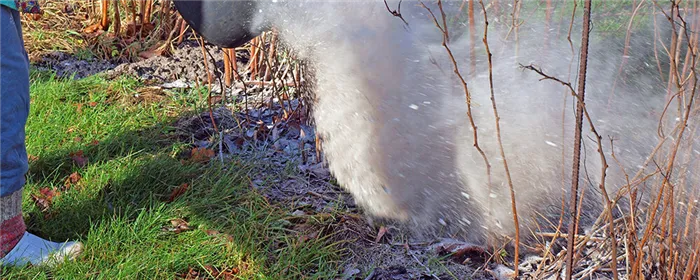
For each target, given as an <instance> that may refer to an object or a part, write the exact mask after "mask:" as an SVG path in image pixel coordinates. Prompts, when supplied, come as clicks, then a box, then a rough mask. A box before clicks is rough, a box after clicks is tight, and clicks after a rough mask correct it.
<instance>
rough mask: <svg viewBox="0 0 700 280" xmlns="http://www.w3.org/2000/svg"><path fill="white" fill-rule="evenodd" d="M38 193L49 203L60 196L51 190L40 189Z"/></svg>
mask: <svg viewBox="0 0 700 280" xmlns="http://www.w3.org/2000/svg"><path fill="white" fill-rule="evenodd" d="M39 193H40V194H41V195H42V196H43V198H45V199H46V200H48V201H49V202H52V201H53V198H54V197H55V196H57V195H59V194H60V192H57V191H55V190H54V189H52V188H41V189H39Z"/></svg>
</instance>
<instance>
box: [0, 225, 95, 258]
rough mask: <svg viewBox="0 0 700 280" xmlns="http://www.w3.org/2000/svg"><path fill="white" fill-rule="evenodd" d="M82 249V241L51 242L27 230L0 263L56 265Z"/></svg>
mask: <svg viewBox="0 0 700 280" xmlns="http://www.w3.org/2000/svg"><path fill="white" fill-rule="evenodd" d="M82 251H83V244H82V243H80V242H63V243H58V242H51V241H48V240H45V239H42V238H41V237H38V236H36V235H34V234H31V233H29V232H25V233H24V235H23V236H22V239H20V240H19V242H18V243H17V245H15V247H14V248H13V249H12V250H11V251H10V252H9V253H7V255H5V257H3V258H2V259H0V265H14V266H24V265H26V264H27V263H31V264H32V265H54V264H58V263H61V262H63V261H64V260H66V259H69V260H73V259H74V258H75V257H76V256H77V255H78V254H80V253H81V252H82Z"/></svg>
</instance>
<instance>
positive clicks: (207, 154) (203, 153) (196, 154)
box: [191, 148, 215, 163]
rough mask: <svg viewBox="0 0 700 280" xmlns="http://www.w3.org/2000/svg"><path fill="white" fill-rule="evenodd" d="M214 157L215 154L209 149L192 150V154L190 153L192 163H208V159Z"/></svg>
mask: <svg viewBox="0 0 700 280" xmlns="http://www.w3.org/2000/svg"><path fill="white" fill-rule="evenodd" d="M214 155H215V153H214V151H213V150H211V149H207V148H194V149H192V152H191V160H192V161H193V162H200V163H205V162H208V161H209V159H211V158H212V157H214Z"/></svg>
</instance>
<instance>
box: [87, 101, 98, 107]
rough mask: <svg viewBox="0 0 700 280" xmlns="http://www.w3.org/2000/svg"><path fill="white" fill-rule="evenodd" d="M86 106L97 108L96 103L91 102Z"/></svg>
mask: <svg viewBox="0 0 700 280" xmlns="http://www.w3.org/2000/svg"><path fill="white" fill-rule="evenodd" d="M88 105H90V107H95V106H97V102H95V101H91V102H90V103H88Z"/></svg>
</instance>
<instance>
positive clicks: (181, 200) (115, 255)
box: [0, 72, 338, 279]
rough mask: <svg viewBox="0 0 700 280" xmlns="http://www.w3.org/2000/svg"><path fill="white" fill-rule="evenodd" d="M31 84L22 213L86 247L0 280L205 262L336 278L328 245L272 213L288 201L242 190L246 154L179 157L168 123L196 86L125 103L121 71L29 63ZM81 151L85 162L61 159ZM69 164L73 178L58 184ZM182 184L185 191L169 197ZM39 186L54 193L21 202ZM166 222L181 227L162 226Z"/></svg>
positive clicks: (261, 272) (131, 273) (115, 274)
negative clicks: (47, 200) (71, 75)
mask: <svg viewBox="0 0 700 280" xmlns="http://www.w3.org/2000/svg"><path fill="white" fill-rule="evenodd" d="M32 81H33V83H32V87H31V93H32V101H31V106H32V107H31V114H30V117H29V122H28V124H27V148H28V152H29V154H30V155H31V157H32V161H31V163H30V172H29V175H28V182H27V185H26V188H25V195H24V202H23V206H24V216H25V220H26V221H27V226H28V228H29V231H30V232H32V233H34V234H37V235H39V236H41V237H44V238H48V239H51V240H54V241H64V240H66V239H74V240H80V241H82V242H84V244H85V252H84V253H83V254H82V255H81V256H80V257H79V258H78V259H77V260H76V261H73V262H67V263H64V264H61V265H59V266H57V267H53V268H49V267H26V268H4V269H3V271H2V274H1V277H0V278H2V279H84V278H88V279H176V278H178V277H179V275H185V274H187V272H188V271H189V270H190V269H191V268H192V269H194V270H196V271H199V272H200V276H202V275H206V274H207V271H208V270H207V269H206V268H205V267H206V266H213V267H216V268H217V269H220V270H224V269H233V270H236V271H237V274H236V276H237V277H240V278H241V279H314V278H316V279H328V278H332V277H334V276H335V274H336V272H337V271H338V268H337V267H336V266H337V265H336V264H337V262H336V261H337V260H338V251H337V249H336V248H335V247H333V246H332V245H331V243H330V242H329V241H327V240H324V238H320V239H312V240H307V241H305V242H303V243H300V242H298V241H297V240H298V239H297V238H296V237H294V236H292V235H291V234H289V232H290V231H289V230H288V229H285V228H283V225H284V223H281V222H280V221H284V218H285V217H286V215H288V213H289V211H290V209H284V207H283V206H280V205H275V204H271V203H269V202H268V201H267V200H266V199H265V198H264V197H263V196H262V195H261V194H259V193H257V192H256V191H254V190H252V189H251V188H250V187H249V182H250V181H249V179H248V177H247V176H248V175H247V174H248V173H249V172H250V171H251V170H252V167H251V164H250V163H246V162H244V161H241V160H233V161H232V162H230V163H227V164H225V165H223V166H222V165H220V164H217V163H216V162H217V161H212V162H211V163H207V164H202V163H193V162H190V161H187V160H185V161H182V160H181V159H180V158H178V154H180V153H181V151H183V150H184V149H186V147H187V143H182V142H179V141H177V140H176V139H177V138H176V137H174V136H173V131H174V129H173V127H171V124H172V123H173V121H174V119H175V118H177V117H178V116H181V115H183V114H187V113H188V112H196V111H197V110H198V105H201V104H198V102H197V100H195V98H191V97H189V96H196V94H190V95H187V94H186V93H183V92H181V93H170V94H168V95H167V97H166V98H165V99H163V100H161V101H158V102H152V103H148V104H145V103H139V104H136V105H133V104H131V105H126V104H128V103H127V102H121V100H124V98H125V97H128V96H132V95H133V93H134V92H135V91H136V90H137V89H138V88H139V87H140V86H141V85H140V84H139V83H138V82H136V81H134V80H131V79H126V78H124V79H118V80H116V81H105V80H103V79H102V78H99V77H89V78H86V79H82V80H62V79H56V78H54V77H53V76H52V75H51V74H48V73H38V72H33V74H32ZM93 102H94V103H93ZM78 104H82V105H78ZM79 150H81V151H82V152H83V155H84V157H85V158H87V159H88V164H87V165H86V166H83V167H80V166H78V165H77V164H75V162H74V161H73V160H72V159H71V154H72V153H75V152H77V151H79ZM76 172H77V174H79V175H80V176H81V179H80V180H79V181H78V182H77V183H75V184H70V185H68V187H66V184H65V180H66V178H68V177H69V176H70V174H72V173H76ZM184 183H186V184H189V188H188V190H187V192H186V193H185V194H184V195H182V196H180V197H178V198H177V199H176V200H175V201H174V202H171V203H169V202H167V200H168V197H169V196H170V194H171V193H172V191H173V190H174V189H175V188H177V187H178V186H181V185H182V184H184ZM42 188H50V189H55V190H56V191H59V192H60V194H59V195H57V196H55V197H54V198H53V201H52V203H51V205H50V206H49V207H48V209H47V210H45V211H42V209H41V208H40V207H39V206H38V205H37V204H36V203H35V202H34V201H33V200H32V199H31V195H40V189H42ZM173 219H183V220H185V221H187V222H188V223H189V228H190V230H187V231H183V232H180V233H175V232H173V231H168V230H167V228H168V227H172V224H171V222H170V221H171V220H173ZM213 231H216V232H219V234H213Z"/></svg>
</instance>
